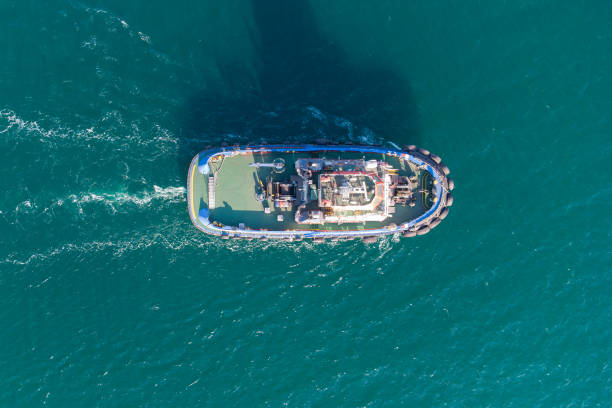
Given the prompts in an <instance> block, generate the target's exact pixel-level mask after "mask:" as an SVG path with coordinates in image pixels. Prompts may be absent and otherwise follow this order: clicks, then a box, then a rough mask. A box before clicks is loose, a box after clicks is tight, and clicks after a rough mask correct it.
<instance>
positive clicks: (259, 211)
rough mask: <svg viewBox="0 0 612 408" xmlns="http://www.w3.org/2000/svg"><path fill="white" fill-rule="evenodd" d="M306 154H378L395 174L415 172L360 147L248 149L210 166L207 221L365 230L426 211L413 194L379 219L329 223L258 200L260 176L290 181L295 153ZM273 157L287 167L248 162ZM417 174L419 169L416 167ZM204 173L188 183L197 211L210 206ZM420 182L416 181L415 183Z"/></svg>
mask: <svg viewBox="0 0 612 408" xmlns="http://www.w3.org/2000/svg"><path fill="white" fill-rule="evenodd" d="M306 157H325V158H328V159H336V158H340V159H361V158H363V159H366V160H369V159H377V160H384V161H386V162H388V163H389V164H391V165H392V166H393V167H395V168H396V169H398V174H400V175H407V176H411V175H413V174H414V172H413V170H412V169H411V167H410V166H409V165H408V163H407V162H405V161H404V160H402V159H400V158H399V157H395V156H385V155H381V154H376V153H360V152H342V153H338V152H334V153H331V152H321V153H306V152H293V153H292V152H288V153H285V152H269V153H265V154H260V153H255V154H253V153H251V152H249V153H246V154H241V155H235V156H233V157H226V158H224V159H223V162H222V163H221V161H217V162H211V163H210V166H211V169H213V170H214V172H215V174H216V179H215V208H214V209H212V210H210V215H209V219H210V221H211V222H217V223H220V224H223V225H229V226H234V227H237V226H238V225H239V224H240V223H243V224H244V225H245V227H246V228H250V229H267V230H316V229H320V230H363V229H375V228H381V227H385V226H388V225H390V224H397V225H399V224H401V223H402V222H406V221H408V220H411V219H414V218H416V217H418V216H419V215H421V214H423V213H424V212H425V208H424V207H423V201H422V200H423V198H424V196H422V195H421V194H418V195H417V197H418V198H417V205H416V206H415V207H408V206H403V205H396V206H395V208H396V212H395V214H393V215H392V216H391V217H389V218H387V219H386V220H385V221H383V222H367V223H345V224H341V225H338V224H333V223H326V224H320V225H312V224H310V225H309V224H298V223H296V222H295V220H294V215H295V207H294V208H293V209H292V210H280V209H278V208H274V207H273V206H272V202H271V201H263V202H262V201H258V200H257V199H256V194H257V192H259V191H261V186H260V184H259V181H258V180H261V182H262V183H263V184H264V185H265V184H266V180H267V179H268V178H269V177H271V178H272V180H273V181H289V178H290V176H291V175H293V174H295V161H296V160H297V159H299V158H306ZM275 158H283V159H284V160H285V170H284V171H283V172H282V173H276V172H274V170H273V169H271V168H265V167H260V168H256V167H250V166H249V163H253V162H271V161H272V160H274V159H275ZM418 173H419V176H421V175H422V173H423V172H420V171H419V172H418ZM208 177H209V175H208V174H207V175H202V174H201V173H199V172H198V171H197V170H195V171H194V174H193V177H192V181H191V185H192V194H193V199H192V202H193V206H194V210H195V213H196V214H197V213H198V211H199V209H200V208H206V207H208V204H209V203H208ZM419 184H420V182H419ZM265 207H271V211H270V214H266V213H265V212H264V211H265ZM279 214H282V215H283V217H284V220H283V221H278V220H277V217H278V215H279Z"/></svg>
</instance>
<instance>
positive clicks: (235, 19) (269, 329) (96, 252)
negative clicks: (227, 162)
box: [0, 0, 612, 407]
mask: <svg viewBox="0 0 612 408" xmlns="http://www.w3.org/2000/svg"><path fill="white" fill-rule="evenodd" d="M611 22H612V3H610V2H609V1H603V0H602V1H597V0H594V1H564V0H561V1H527V0H520V1H512V2H508V1H490V2H480V1H468V2H457V1H438V2H432V1H414V2H408V1H399V0H396V1H357V2H356V1H348V0H335V1H333V2H332V1H324V0H312V1H309V2H307V1H292V2H289V1H280V0H279V1H276V2H275V1H259V0H253V1H245V0H241V1H226V2H220V1H188V0H178V1H175V2H165V1H148V2H140V1H130V2H127V1H118V0H104V1H102V0H100V1H97V0H84V1H68V0H50V1H47V2H39V1H29V0H24V1H10V0H0V50H1V52H0V163H1V164H0V379H1V380H0V407H38V406H48V407H162V406H163V407H168V406H172V407H196V406H197V407H201V406H219V407H228V406H246V407H251V406H269V407H277V406H290V407H302V406H312V407H328V406H329V407H336V406H343V407H344V406H346V407H357V406H359V407H361V406H368V407H381V406H385V407H395V406H410V407H441V406H448V407H485V406H486V407H609V406H612V367H610V364H611V361H610V360H611V356H612V330H611V329H610V327H611V324H612V299H611V295H610V293H611V289H612V278H611V272H612V251H611V247H612V245H611V244H612V240H611V233H610V231H611V229H612V228H611V227H612V222H611V214H612V211H611V208H612V206H611V205H610V201H611V200H612V183H611V182H610V173H611V170H612V166H611V164H610V159H611V156H612V123H611V118H612V97H611V94H612V75H611V74H610V73H611V72H612V59H611V55H612V24H611ZM321 137H325V138H328V139H330V140H333V141H337V142H355V143H386V142H388V141H391V142H394V143H396V144H398V145H400V146H401V145H403V144H408V143H414V144H416V145H419V146H423V147H425V148H427V149H429V150H431V151H432V152H434V153H436V154H438V155H440V156H441V157H442V158H443V159H444V161H445V162H446V163H447V164H448V166H449V167H450V169H451V171H452V176H453V177H454V179H455V182H456V186H457V187H456V189H455V192H454V193H455V194H454V195H455V204H454V206H453V207H452V208H451V211H450V215H449V217H448V218H447V219H446V220H445V221H444V222H442V223H441V224H440V226H439V227H437V228H436V229H435V230H433V231H432V232H431V233H430V234H428V235H426V236H424V237H417V238H411V239H400V238H398V237H394V238H386V239H384V240H382V241H380V242H379V243H378V244H376V245H373V246H366V245H364V244H362V243H361V242H356V241H355V242H342V243H333V244H332V243H327V244H321V245H313V244H311V243H307V242H303V243H299V244H288V243H272V242H267V243H253V242H236V241H230V242H228V241H220V240H217V239H214V238H210V237H208V236H205V235H203V234H202V233H200V232H198V231H197V230H196V229H195V228H194V227H193V226H192V225H191V223H190V221H189V217H188V214H187V209H186V201H185V184H186V170H187V166H188V163H189V160H190V159H191V157H192V156H193V155H195V153H197V152H198V151H199V150H202V149H203V148H204V147H205V146H207V145H220V144H222V143H224V142H226V143H229V144H233V143H247V142H262V141H263V142H283V141H289V142H308V141H313V140H314V139H317V138H321Z"/></svg>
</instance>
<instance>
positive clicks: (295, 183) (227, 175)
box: [187, 144, 454, 243]
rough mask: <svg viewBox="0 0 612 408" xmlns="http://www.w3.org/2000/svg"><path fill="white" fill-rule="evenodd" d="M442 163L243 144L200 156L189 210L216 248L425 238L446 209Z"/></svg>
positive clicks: (413, 152) (417, 154)
mask: <svg viewBox="0 0 612 408" xmlns="http://www.w3.org/2000/svg"><path fill="white" fill-rule="evenodd" d="M449 173H450V171H449V169H448V167H447V166H446V165H444V164H443V163H442V160H441V159H440V157H438V156H436V155H434V154H431V153H430V152H429V151H427V150H425V149H420V148H419V149H417V148H416V146H413V145H410V146H405V147H404V148H403V149H402V150H399V149H395V150H388V149H385V148H383V147H377V146H352V145H309V144H307V145H255V146H251V145H247V146H233V147H225V148H216V149H208V150H204V151H203V152H200V153H199V154H197V155H196V156H195V157H194V158H193V160H192V162H191V165H190V166H189V172H188V176H187V206H188V209H189V216H190V218H191V221H192V222H193V224H194V225H195V226H196V228H198V229H199V230H201V231H203V232H205V233H208V234H211V235H215V236H218V237H220V238H222V239H232V238H240V239H258V240H268V239H277V240H285V241H300V240H303V239H311V240H313V241H314V242H323V241H325V240H332V241H337V240H344V239H354V238H359V239H362V240H363V241H364V242H366V243H373V242H376V241H377V239H378V238H379V237H380V236H383V235H390V234H401V235H402V236H404V237H413V236H416V235H424V234H427V233H428V232H429V231H430V230H431V229H433V228H435V227H436V226H438V224H439V223H440V221H442V220H443V219H444V218H446V216H447V215H448V207H450V206H452V205H453V195H452V193H451V191H452V190H453V188H454V182H453V180H452V179H451V178H450V177H448V175H449Z"/></svg>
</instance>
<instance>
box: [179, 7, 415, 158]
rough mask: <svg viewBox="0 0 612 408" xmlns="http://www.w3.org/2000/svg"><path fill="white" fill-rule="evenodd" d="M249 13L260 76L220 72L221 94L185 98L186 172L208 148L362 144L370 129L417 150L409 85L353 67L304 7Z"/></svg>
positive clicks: (182, 150) (382, 71)
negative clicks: (224, 145)
mask: <svg viewBox="0 0 612 408" xmlns="http://www.w3.org/2000/svg"><path fill="white" fill-rule="evenodd" d="M252 9H253V17H254V24H255V27H252V29H251V33H252V41H253V43H254V44H256V45H255V49H256V59H257V60H258V64H257V69H256V70H255V73H254V74H253V72H252V69H251V70H249V69H247V67H246V66H240V65H237V64H234V65H231V66H222V67H219V70H220V72H221V75H222V79H223V81H222V82H223V84H222V86H221V85H220V86H219V87H218V88H217V89H212V90H211V89H207V90H206V91H196V92H194V93H193V94H192V95H190V96H189V97H188V98H187V102H186V105H185V106H184V107H183V109H182V111H181V123H182V126H181V128H182V131H181V138H180V146H179V161H180V166H181V168H186V167H187V166H188V164H189V160H190V159H191V158H192V157H193V156H194V155H195V154H196V153H197V152H198V151H200V150H202V149H203V148H204V147H205V146H207V145H212V146H215V145H221V144H222V143H227V144H229V145H231V144H235V143H240V144H247V143H259V142H268V143H275V142H294V143H306V142H315V141H316V140H317V139H328V140H330V141H333V142H338V143H347V142H348V143H362V144H363V143H368V142H369V143H372V139H373V138H371V137H365V136H364V133H363V129H366V130H367V129H371V131H372V133H373V134H374V135H375V136H376V137H378V138H380V139H385V140H389V141H393V142H395V143H397V144H400V143H408V142H410V143H415V144H418V124H417V114H416V108H415V104H414V102H413V100H412V96H411V92H410V89H409V88H408V87H407V84H406V83H405V81H404V80H402V79H400V78H399V77H398V76H397V75H396V74H395V73H394V72H393V71H391V70H390V69H388V68H385V67H381V66H376V67H372V66H353V65H350V64H349V63H348V62H347V59H346V56H345V54H344V52H343V50H342V49H340V48H339V47H338V46H337V45H336V44H334V43H333V42H331V41H330V40H329V39H327V38H325V37H324V36H322V34H321V33H320V32H319V30H318V29H317V26H316V23H315V20H314V16H313V12H312V10H311V8H310V5H309V3H308V2H307V1H286V0H252ZM254 75H255V77H253V76H254ZM367 134H368V132H366V136H367ZM374 139H376V138H374Z"/></svg>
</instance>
